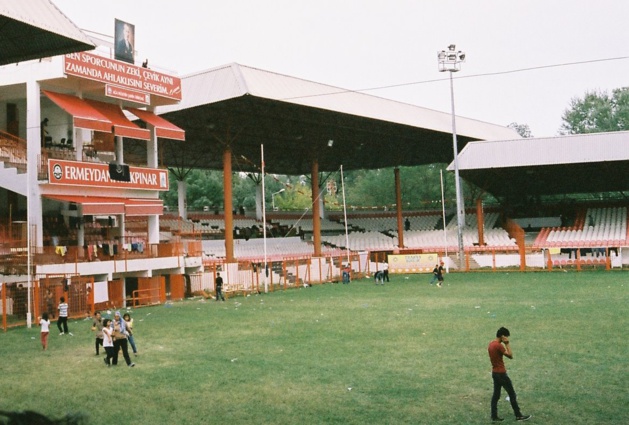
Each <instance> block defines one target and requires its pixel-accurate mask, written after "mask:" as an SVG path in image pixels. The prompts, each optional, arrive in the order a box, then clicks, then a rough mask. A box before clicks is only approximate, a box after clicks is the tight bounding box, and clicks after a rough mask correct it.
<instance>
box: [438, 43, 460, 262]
mask: <svg viewBox="0 0 629 425" xmlns="http://www.w3.org/2000/svg"><path fill="white" fill-rule="evenodd" d="M437 59H438V61H439V72H449V73H450V103H451V105H452V150H453V151H454V187H455V189H456V221H457V240H458V245H459V251H458V252H459V254H458V258H459V270H462V269H463V259H464V257H465V256H464V251H463V228H464V227H465V204H464V203H463V195H462V194H461V180H460V178H459V148H458V146H457V141H456V115H455V113H454V83H453V78H452V73H453V72H459V71H460V70H461V63H462V62H465V53H464V52H462V51H460V50H456V46H455V45H454V44H450V45H449V46H448V50H442V51H440V52H439V53H438V54H437Z"/></svg>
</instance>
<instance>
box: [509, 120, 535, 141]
mask: <svg viewBox="0 0 629 425" xmlns="http://www.w3.org/2000/svg"><path fill="white" fill-rule="evenodd" d="M507 127H509V128H512V129H514V130H515V131H516V132H517V133H518V134H519V135H520V136H522V137H524V138H529V137H533V134H532V133H531V128H530V127H529V125H528V124H518V123H517V122H512V123H511V124H509V125H508V126H507Z"/></svg>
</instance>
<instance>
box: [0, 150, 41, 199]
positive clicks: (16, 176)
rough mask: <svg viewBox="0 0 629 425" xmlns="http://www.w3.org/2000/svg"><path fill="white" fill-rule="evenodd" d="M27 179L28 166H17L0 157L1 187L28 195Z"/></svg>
mask: <svg viewBox="0 0 629 425" xmlns="http://www.w3.org/2000/svg"><path fill="white" fill-rule="evenodd" d="M26 180H27V178H26V166H24V167H19V168H16V167H15V165H12V164H8V163H6V162H3V161H2V159H0V187H2V188H4V189H7V190H10V191H12V192H15V193H17V194H20V195H22V196H26V193H27V189H28V188H27V187H26ZM34 183H37V182H34Z"/></svg>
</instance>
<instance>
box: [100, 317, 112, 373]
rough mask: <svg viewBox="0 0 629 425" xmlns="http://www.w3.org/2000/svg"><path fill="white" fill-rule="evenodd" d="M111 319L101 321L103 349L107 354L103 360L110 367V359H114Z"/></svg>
mask: <svg viewBox="0 0 629 425" xmlns="http://www.w3.org/2000/svg"><path fill="white" fill-rule="evenodd" d="M110 326H111V319H103V329H102V331H103V348H104V349H105V352H106V353H107V357H105V358H104V359H103V360H104V361H105V364H106V365H107V366H111V359H112V358H113V357H114V339H113V336H112V335H113V333H114V330H113V329H112V328H111V327H110Z"/></svg>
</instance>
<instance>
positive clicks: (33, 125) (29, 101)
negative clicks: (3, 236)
mask: <svg viewBox="0 0 629 425" xmlns="http://www.w3.org/2000/svg"><path fill="white" fill-rule="evenodd" d="M40 122H41V106H40V92H39V83H38V82H37V81H28V82H27V83H26V159H27V166H26V167H27V170H26V176H27V177H26V209H27V210H26V214H27V215H28V218H27V222H28V227H29V228H28V234H29V235H31V237H33V238H34V239H35V240H29V242H30V245H31V246H33V247H41V246H44V227H43V219H42V212H43V208H42V200H41V190H40V187H39V183H38V171H39V167H40V158H41V153H42V152H41V132H40V125H41V124H40ZM45 166H46V167H48V164H45ZM31 229H33V230H34V232H32V231H31Z"/></svg>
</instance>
